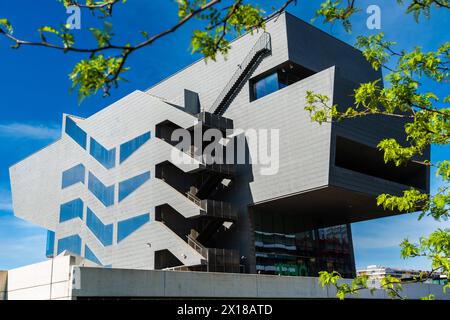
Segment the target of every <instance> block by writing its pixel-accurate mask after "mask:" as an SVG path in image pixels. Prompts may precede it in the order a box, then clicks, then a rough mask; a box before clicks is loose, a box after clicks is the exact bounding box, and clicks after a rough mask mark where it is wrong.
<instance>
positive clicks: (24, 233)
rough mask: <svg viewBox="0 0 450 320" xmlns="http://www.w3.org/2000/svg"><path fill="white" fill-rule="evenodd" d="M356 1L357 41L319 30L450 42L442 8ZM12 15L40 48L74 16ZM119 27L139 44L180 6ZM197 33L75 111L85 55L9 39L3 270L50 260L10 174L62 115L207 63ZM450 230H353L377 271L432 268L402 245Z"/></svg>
mask: <svg viewBox="0 0 450 320" xmlns="http://www.w3.org/2000/svg"><path fill="white" fill-rule="evenodd" d="M253 2H256V3H258V4H260V5H261V6H262V7H268V4H269V3H270V5H273V6H276V5H277V4H278V5H279V4H281V3H282V1H279V0H271V1H267V0H260V1H253ZM357 3H360V6H361V8H363V9H364V10H363V11H362V12H359V13H357V14H356V15H355V16H354V18H353V19H352V23H353V32H352V33H351V34H348V33H346V32H345V31H344V30H343V28H342V27H341V26H340V25H339V24H336V25H329V24H327V25H324V24H322V23H321V22H320V21H315V22H314V25H315V26H316V27H318V28H320V29H322V30H324V31H326V32H328V33H330V34H332V35H333V36H335V37H337V38H339V39H341V40H343V41H345V42H347V43H349V44H351V45H353V44H354V43H355V40H356V36H357V35H359V34H363V35H368V34H375V33H378V32H379V31H382V32H384V34H385V35H386V38H387V39H389V40H393V41H396V42H397V45H398V48H404V49H411V48H413V47H414V46H416V45H418V46H422V47H423V48H424V49H425V50H435V49H436V48H437V46H438V44H439V43H442V42H445V41H448V40H449V39H448V30H450V13H448V12H445V11H444V10H433V12H432V17H431V19H429V20H426V19H421V23H420V24H417V23H415V22H414V20H413V18H412V17H411V16H407V15H406V14H405V13H404V12H405V8H404V7H402V6H398V5H397V4H395V1H392V0H373V1H370V2H369V1H362V0H360V1H357ZM318 4H319V2H318V1H314V0H299V1H298V3H297V5H296V6H291V7H290V8H289V10H288V11H289V12H290V13H292V14H294V15H296V16H298V17H300V18H302V19H304V20H306V21H310V19H311V18H312V17H313V16H314V9H315V8H316V7H317V6H318ZM371 4H375V5H378V6H379V7H380V9H381V30H369V29H368V28H367V27H366V19H367V18H368V16H369V15H368V14H367V13H366V12H365V9H366V8H367V6H369V5H371ZM4 17H6V18H8V19H9V21H10V22H11V23H12V24H13V26H14V34H15V36H17V37H20V38H24V39H35V40H38V36H37V32H36V29H37V28H39V27H41V26H43V25H50V26H55V27H57V26H59V25H61V24H63V23H65V22H66V19H67V17H68V14H66V12H65V9H64V8H63V7H62V5H61V4H60V3H58V2H57V1H56V0H40V1H34V0H23V1H21V2H20V4H19V3H15V2H10V1H1V2H0V18H4ZM112 22H113V24H114V30H115V32H116V34H117V39H118V41H121V42H124V43H125V42H128V41H131V42H136V41H139V40H140V39H142V38H141V36H140V34H139V31H142V30H146V31H147V32H148V33H149V34H154V33H157V32H160V31H162V30H164V29H166V28H168V27H170V26H171V25H173V24H174V23H176V22H177V15H176V4H175V1H174V0H152V1H148V0H133V1H127V3H126V4H125V5H119V6H118V7H117V8H116V9H115V10H114V18H113V20H112ZM96 25H98V22H97V21H96V20H95V19H94V18H93V17H91V16H90V15H89V14H88V13H85V12H84V13H83V14H82V16H81V30H76V31H75V37H76V39H77V41H79V42H80V43H81V42H83V43H87V44H93V42H92V39H91V37H90V36H89V30H88V28H89V27H91V26H96ZM198 27H199V24H198V22H192V23H189V24H188V25H186V26H184V27H183V28H181V29H180V30H178V31H177V32H176V33H174V34H170V35H169V36H167V37H165V38H163V39H161V40H159V41H157V42H155V43H153V44H152V45H151V46H149V47H147V48H145V49H143V50H140V51H137V52H136V53H134V54H133V55H132V56H131V57H130V59H129V64H128V66H129V67H131V70H130V71H129V72H128V73H127V74H126V75H125V78H126V79H127V80H128V82H122V83H121V84H120V87H119V88H118V89H114V90H113V91H112V95H111V96H110V97H107V98H104V97H102V96H101V95H100V94H98V95H97V96H94V97H91V98H88V99H87V100H85V101H84V102H83V103H82V104H81V105H78V103H77V97H76V94H72V95H69V94H68V92H69V88H70V85H71V83H70V81H69V79H68V76H67V75H68V74H69V73H70V71H71V69H72V68H73V66H74V64H75V63H76V62H77V61H78V60H80V59H82V58H84V57H85V56H83V55H81V54H64V53H62V52H59V51H53V50H48V49H43V48H35V47H22V48H20V49H19V50H13V49H10V48H9V43H8V42H7V41H5V39H4V38H0V72H1V73H0V74H1V77H0V155H1V156H0V270H2V269H3V270H4V269H11V268H15V267H19V266H23V265H26V264H30V263H35V262H39V261H43V260H45V259H46V258H45V242H46V230H44V229H42V228H40V227H36V226H34V225H32V224H30V223H28V222H26V221H23V220H21V219H18V218H16V217H14V214H13V210H12V204H11V194H10V188H9V173H8V168H9V167H10V166H11V165H13V164H14V163H16V162H18V161H20V160H21V159H23V158H25V157H26V156H27V155H29V154H31V153H33V152H36V151H37V150H39V149H41V148H43V147H45V146H46V145H48V144H49V143H51V142H52V141H54V140H55V139H57V138H58V137H59V136H60V126H61V121H62V113H70V114H74V115H78V116H81V117H87V116H89V115H92V114H94V113H95V112H97V111H99V110H101V109H103V108H104V107H106V106H108V105H109V104H111V103H113V102H114V101H117V100H118V99H120V98H122V97H124V96H126V95H128V94H129V93H131V92H133V91H134V90H136V89H139V90H145V89H146V88H148V87H150V86H151V85H153V84H155V83H157V82H159V81H160V80H162V79H164V78H165V77H167V76H169V75H171V74H172V73H174V72H176V71H177V70H179V69H181V68H183V67H184V66H186V65H188V64H190V63H192V62H193V61H196V60H197V59H199V58H200V56H199V55H193V54H191V52H190V48H189V42H190V35H191V32H192V30H194V29H196V28H198ZM324 50H325V48H324ZM447 85H448V84H447ZM424 90H433V91H436V92H438V93H441V94H443V92H444V91H445V90H447V91H448V88H445V86H439V87H437V86H435V85H434V84H431V83H424ZM449 156H450V149H449V148H434V147H433V148H432V160H433V161H438V160H440V159H444V158H448V157H449ZM439 183H440V182H439V181H437V180H436V179H435V178H434V174H432V181H431V186H432V190H436V188H437V187H438V186H439ZM449 226H450V225H449V222H440V223H438V222H435V221H434V220H432V219H430V218H426V219H424V220H422V221H420V222H418V221H417V214H410V215H401V216H395V217H389V218H383V219H378V220H372V221H366V222H360V223H356V224H353V225H352V231H353V241H354V250H355V260H356V265H357V268H362V267H365V266H367V265H371V264H378V265H384V266H391V267H401V268H415V269H429V267H430V266H429V264H428V262H427V261H426V260H424V259H413V260H402V259H401V258H400V249H399V246H398V245H399V243H400V242H401V241H402V240H403V239H404V238H409V239H410V240H413V241H414V240H417V239H418V238H419V237H420V236H422V235H427V234H429V233H430V232H432V231H433V230H435V229H436V228H438V227H441V228H442V227H449Z"/></svg>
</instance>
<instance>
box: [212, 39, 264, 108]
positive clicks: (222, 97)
mask: <svg viewBox="0 0 450 320" xmlns="http://www.w3.org/2000/svg"><path fill="white" fill-rule="evenodd" d="M271 50H272V48H271V41H270V34H269V33H267V32H264V33H263V34H262V35H261V37H259V39H258V40H257V41H256V43H255V45H254V46H253V48H252V49H251V50H250V52H249V53H248V54H247V56H246V57H245V59H244V61H243V62H242V63H241V64H240V65H239V68H238V69H237V70H236V72H235V73H234V74H233V76H232V77H231V79H230V81H229V82H228V83H227V85H226V86H225V88H224V89H223V90H222V92H221V93H220V94H219V96H218V97H217V99H216V101H214V103H213V105H212V107H211V108H210V109H209V111H210V112H211V113H214V114H218V113H220V111H221V109H222V106H223V104H225V103H226V102H227V100H228V99H229V96H231V95H232V93H233V91H234V90H233V89H235V88H233V87H234V86H235V85H236V83H237V82H238V80H239V79H240V78H241V76H242V75H243V74H244V72H246V71H247V70H248V68H249V67H250V66H251V64H252V62H253V61H254V58H255V57H256V56H257V55H258V54H260V53H264V52H269V51H271Z"/></svg>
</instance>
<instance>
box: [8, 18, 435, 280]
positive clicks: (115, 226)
mask: <svg viewBox="0 0 450 320" xmlns="http://www.w3.org/2000/svg"><path fill="white" fill-rule="evenodd" d="M265 32H266V33H267V34H269V35H270V39H271V41H270V50H268V51H267V52H264V53H263V54H262V55H261V56H260V57H258V59H256V58H255V59H254V61H253V60H252V61H251V63H252V65H251V66H249V68H248V70H242V71H243V72H244V71H247V72H246V74H243V75H242V77H241V78H240V79H239V81H238V82H239V83H238V84H236V86H235V87H234V88H233V90H234V91H235V92H234V94H233V95H230V97H229V101H228V102H227V103H226V106H225V107H223V108H222V110H221V112H220V114H211V113H214V110H211V107H212V106H213V105H214V103H215V101H216V100H217V97H218V96H219V95H220V94H221V93H222V92H223V89H224V88H228V87H227V86H229V83H230V79H233V76H234V75H236V74H238V73H239V69H243V61H246V60H245V59H246V58H248V54H249V52H251V50H252V48H254V46H255V43H257V41H258V39H260V38H261V36H263V35H264V33H263V31H258V32H254V34H247V35H244V36H242V37H240V38H238V39H236V40H235V41H233V42H232V49H231V50H230V52H229V54H228V56H227V57H226V59H225V58H224V57H221V56H219V57H218V59H217V61H216V62H212V61H209V62H208V63H207V64H206V63H205V62H204V61H203V60H200V61H198V62H196V63H194V64H192V65H190V66H188V67H186V68H185V69H183V70H181V71H179V72H178V73H176V74H174V75H172V76H171V77H169V78H167V79H165V80H163V81H161V82H160V83H158V84H156V85H154V86H153V87H151V88H150V89H148V90H146V91H135V92H133V93H131V94H130V95H128V96H126V97H125V98H123V99H121V100H119V101H118V102H116V103H113V104H112V105H110V106H109V107H107V108H105V109H103V110H102V111H100V112H98V113H97V114H95V115H93V116H91V117H89V118H87V119H79V118H76V117H73V116H69V115H64V117H63V128H62V136H61V139H60V140H58V141H56V142H55V143H53V144H52V145H50V146H48V147H47V148H45V149H43V150H41V151H39V152H37V153H35V154H33V155H31V156H30V157H28V158H27V159H25V160H23V161H21V162H20V163H18V164H16V165H14V166H13V167H11V168H10V176H11V187H12V194H13V204H14V211H15V214H16V216H18V217H21V218H23V219H26V220H29V221H31V222H34V223H36V224H38V225H40V226H43V227H45V228H47V229H49V230H51V231H53V232H55V241H54V245H53V247H52V248H50V251H51V252H53V253H54V254H56V253H57V252H58V251H60V248H58V244H64V243H66V242H67V241H66V242H64V241H62V242H61V239H67V238H68V237H71V236H74V235H78V236H79V237H80V241H81V242H80V248H81V249H80V252H78V254H79V255H81V256H85V255H86V254H87V253H86V246H87V248H89V250H90V253H93V254H94V255H95V258H96V259H97V262H98V263H100V264H102V265H104V266H107V265H111V266H113V267H114V268H133V269H155V268H164V267H175V268H178V269H183V268H191V269H192V270H205V269H204V268H206V270H208V271H225V272H238V271H239V270H240V271H242V270H245V272H250V273H255V272H256V258H255V233H254V221H253V218H252V216H253V213H255V212H259V213H260V214H261V213H262V214H263V213H264V212H272V213H273V212H279V214H280V215H282V214H287V213H289V214H295V215H297V216H301V217H302V219H304V230H308V229H313V228H325V227H330V226H334V225H345V224H349V223H352V222H356V221H361V220H366V219H372V218H376V217H381V216H384V215H386V214H387V213H386V212H384V211H383V210H381V209H380V208H377V207H376V206H375V205H374V200H375V197H376V195H378V194H379V193H381V192H386V191H389V192H393V193H399V192H401V190H403V189H406V188H409V180H407V179H406V178H405V177H407V176H409V175H411V174H412V173H414V174H416V175H417V176H418V179H419V180H420V181H419V182H420V183H419V187H420V188H421V189H423V190H425V191H428V189H429V185H428V175H429V173H428V172H427V171H426V169H421V168H407V169H404V171H402V174H403V176H402V175H401V174H400V176H396V177H395V179H390V176H389V174H390V171H385V170H384V169H380V168H379V167H376V168H375V167H374V168H373V169H370V166H371V165H372V164H371V163H370V161H369V162H367V164H366V166H365V167H362V168H361V167H358V168H356V167H355V170H352V166H354V165H355V163H354V162H352V159H351V158H352V152H354V153H355V154H360V155H361V156H362V157H363V156H364V155H366V156H367V155H371V154H372V153H371V152H373V148H374V147H376V144H377V143H378V142H379V140H380V139H382V138H383V137H387V136H389V137H396V138H399V139H402V129H403V123H402V122H401V121H397V120H391V119H389V120H388V119H381V120H382V121H377V120H380V119H375V117H372V118H364V119H358V120H352V121H345V122H342V123H338V124H330V123H324V124H322V125H318V124H317V123H314V122H312V121H311V120H310V116H309V113H308V112H307V111H305V110H304V106H305V97H306V92H307V91H308V90H309V91H315V92H317V93H321V94H326V95H328V96H329V97H330V98H331V101H330V103H337V104H339V105H347V104H349V103H351V94H352V90H353V89H354V88H355V87H356V86H357V85H358V84H359V83H362V82H367V81H373V80H375V79H378V78H380V77H381V74H380V73H379V72H375V71H373V70H372V68H371V67H370V65H369V64H368V63H367V62H366V61H365V59H364V57H363V56H362V54H361V52H360V51H358V50H356V49H355V48H353V47H351V46H349V45H347V44H345V43H343V42H341V41H339V40H337V39H335V38H333V37H331V36H329V35H328V34H326V33H324V32H322V31H320V30H318V29H316V28H314V27H312V26H310V25H308V24H307V23H305V22H303V21H301V20H299V19H297V18H295V17H293V16H291V15H289V14H283V15H281V16H279V17H278V18H276V19H274V20H271V21H270V22H269V23H268V24H267V28H266V30H265ZM293 65H295V66H297V67H301V68H304V69H305V70H308V72H309V74H308V76H304V77H303V78H302V79H299V81H295V82H294V83H291V84H290V85H288V86H286V87H284V88H282V89H280V90H278V91H276V92H273V93H271V94H268V95H266V96H264V97H262V98H260V99H256V100H255V99H252V90H253V83H254V79H259V78H261V77H263V76H264V75H266V74H271V72H273V71H274V70H281V69H280V68H284V67H287V68H289V67H291V66H293ZM198 111H202V112H203V113H200V114H197V112H198ZM68 119H69V120H68ZM68 123H70V126H72V129H73V126H74V124H75V126H76V128H78V129H80V130H82V131H83V132H84V133H85V134H86V138H85V139H86V146H84V148H83V146H81V145H80V144H79V143H77V142H76V141H75V140H74V137H73V134H72V136H70V134H68V132H67V131H68V130H66V129H67V126H68ZM207 127H213V128H219V129H221V130H222V131H225V129H227V128H228V129H229V128H231V127H233V128H234V129H242V130H248V129H257V130H258V129H268V130H272V129H277V130H279V170H278V172H277V173H276V174H273V175H267V174H264V173H263V171H264V170H263V169H264V165H259V164H244V165H234V166H233V165H231V167H230V166H227V165H221V166H220V165H219V166H216V167H213V166H208V165H205V164H204V163H202V162H201V161H198V159H197V160H195V161H192V163H191V164H180V163H173V161H171V159H172V158H171V156H172V155H173V154H174V153H177V152H178V153H180V156H182V157H192V155H191V154H188V153H182V152H181V151H179V150H178V149H177V147H176V146H175V143H174V142H173V141H171V139H170V134H171V133H172V132H173V130H174V129H175V128H185V129H187V128H191V129H192V130H194V131H195V130H200V131H201V132H203V131H202V130H204V128H207ZM199 128H200V129H199ZM78 129H76V131H77V130H78ZM70 132H71V131H70V130H69V133H70ZM77 132H79V131H77ZM148 133H149V135H150V137H149V139H147V140H145V141H144V142H143V143H142V144H141V145H139V143H137V142H136V144H138V145H139V147H138V148H136V149H135V150H134V152H132V153H131V155H129V157H127V158H126V159H125V160H124V161H121V156H120V154H121V152H122V150H126V148H128V146H129V145H126V143H127V142H129V141H132V140H133V139H136V138H138V137H142V136H144V135H145V134H148ZM83 139H84V138H83ZM93 141H94V142H93ZM135 141H139V139H137V140H135ZM93 143H94V144H96V145H97V146H96V148H97V149H96V150H97V151H98V150H100V151H98V152H92V148H93ZM98 145H100V146H101V147H98ZM112 150H115V153H114V154H113V152H112ZM352 150H353V151H352ZM248 152H249V155H250V157H251V158H255V157H257V156H258V155H257V154H255V153H254V152H257V151H255V150H253V149H250V150H248ZM99 158H100V159H101V160H102V159H103V163H101V162H99ZM105 158H106V160H105ZM337 159H339V163H337V161H338V160H337ZM361 159H362V160H364V158H361ZM361 159H358V160H361ZM105 161H106V162H107V163H106V166H105ZM80 164H81V165H82V166H83V167H84V168H85V170H84V174H85V176H84V177H83V179H82V181H78V183H74V184H72V185H70V186H68V187H66V188H62V186H61V181H62V179H63V177H62V175H63V172H67V170H69V169H71V168H74V167H75V166H77V165H80ZM338 164H339V165H338ZM341 164H342V165H341ZM373 165H374V166H376V165H377V163H374V164H373ZM367 168H369V169H367ZM367 170H369V171H367ZM370 170H371V171H370ZM386 172H387V173H386ZM145 173H150V177H149V178H148V179H144V180H145V181H144V180H143V181H142V183H140V184H139V183H137V182H135V183H134V184H135V185H134V186H133V183H131V185H132V187H131V189H132V190H131V192H129V193H128V194H127V195H126V196H125V197H124V198H123V199H121V196H120V195H121V194H122V192H124V190H126V187H127V186H128V185H127V184H126V182H127V181H128V182H129V181H130V180H129V179H131V178H135V177H139V176H141V177H142V175H145ZM92 175H93V176H95V178H97V180H98V181H100V182H101V185H100V191H99V192H100V193H102V192H106V191H105V190H110V191H111V190H113V191H111V192H110V194H112V195H113V198H112V199H109V200H107V201H106V202H107V203H106V205H105V199H103V200H104V201H103V202H102V201H101V199H99V196H98V194H97V196H96V194H95V193H94V192H96V190H97V191H98V188H95V186H92V187H90V183H91V184H94V182H93V181H94V178H92V177H91V176H92ZM223 179H227V180H231V181H232V183H231V184H230V185H229V186H227V187H225V186H223V184H222V185H220V184H221V183H222V182H223V181H224V180H223ZM131 181H132V182H133V181H139V178H138V179H137V180H131ZM214 181H216V184H218V185H220V187H221V189H220V191H219V192H217V185H213V187H214V188H213V187H211V186H209V188H210V189H208V190H207V189H206V184H207V183H214ZM411 183H412V182H411ZM414 183H415V182H414ZM136 185H138V187H135V186H136ZM108 187H109V189H108ZM202 188H203V189H202ZM212 189H215V190H216V192H215V193H214V192H212ZM202 190H203V192H202ZM93 191H94V192H93ZM207 191H208V192H207ZM209 191H211V192H209ZM200 194H202V196H200ZM100 198H101V197H100ZM74 199H80V200H81V201H82V203H83V206H82V213H81V214H80V215H78V216H75V217H72V218H70V219H67V220H65V221H61V205H62V204H65V203H68V202H70V201H72V200H74ZM108 201H109V202H108ZM145 214H148V215H149V219H148V221H147V220H145V217H144V218H143V219H144V220H142V222H139V221H140V220H139V219H138V220H136V221H138V222H139V223H137V224H135V225H134V226H133V223H128V224H127V222H129V219H132V218H135V217H139V216H142V215H145ZM93 215H94V216H95V217H94V220H92V219H93ZM89 219H90V221H91V222H90V227H89V226H88V221H89ZM131 222H133V220H131ZM224 223H225V224H224ZM136 225H138V228H135V226H136ZM224 225H226V228H225V227H224ZM119 226H121V228H122V231H120V230H119V229H120V227H119ZM130 226H131V227H130ZM127 228H128V229H127ZM130 228H131V229H130ZM133 228H135V229H133ZM93 230H94V231H95V232H93ZM118 230H119V231H118ZM130 230H131V232H130ZM192 230H193V231H192ZM110 233H111V235H110ZM187 235H189V237H188V238H187ZM70 239H73V238H70ZM105 239H106V240H105ZM69 242H70V241H69ZM75 242H76V241H75ZM350 242H351V235H350ZM70 245H73V244H72V243H70ZM76 245H77V246H78V243H77V244H76ZM69 247H70V246H69ZM66 249H67V248H66ZM69 249H70V248H69ZM236 268H239V269H236Z"/></svg>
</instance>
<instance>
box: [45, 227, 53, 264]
mask: <svg viewBox="0 0 450 320" xmlns="http://www.w3.org/2000/svg"><path fill="white" fill-rule="evenodd" d="M54 252H55V233H54V232H53V231H51V230H47V245H46V248H45V256H46V257H47V258H52V257H53V255H54Z"/></svg>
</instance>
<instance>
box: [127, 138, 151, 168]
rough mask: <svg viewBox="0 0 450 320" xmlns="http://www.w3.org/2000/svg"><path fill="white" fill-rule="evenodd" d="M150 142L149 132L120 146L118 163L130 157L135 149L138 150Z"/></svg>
mask: <svg viewBox="0 0 450 320" xmlns="http://www.w3.org/2000/svg"><path fill="white" fill-rule="evenodd" d="M148 140H150V132H147V133H144V134H143V135H141V136H139V137H136V138H134V139H132V140H130V141H128V142H125V143H122V144H121V145H120V163H122V162H124V161H125V160H126V159H127V158H128V157H129V156H131V155H132V154H133V153H134V152H135V151H136V150H137V149H139V148H140V147H141V146H142V145H144V143H146V142H147V141H148Z"/></svg>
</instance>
